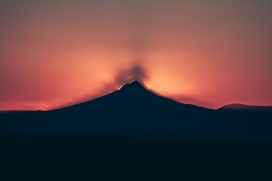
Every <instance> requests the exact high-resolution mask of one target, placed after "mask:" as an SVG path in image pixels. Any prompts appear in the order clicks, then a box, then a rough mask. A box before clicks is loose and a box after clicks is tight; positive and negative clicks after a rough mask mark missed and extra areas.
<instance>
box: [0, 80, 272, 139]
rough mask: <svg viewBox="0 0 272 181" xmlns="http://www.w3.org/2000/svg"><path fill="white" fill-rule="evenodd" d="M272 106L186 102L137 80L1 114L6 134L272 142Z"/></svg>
mask: <svg viewBox="0 0 272 181" xmlns="http://www.w3.org/2000/svg"><path fill="white" fill-rule="evenodd" d="M271 128H272V111H271V110H270V109H265V110H263V109H250V111H248V110H247V111H244V110H233V109H223V108H222V109H219V110H210V109H205V108H203V107H197V106H194V105H187V104H181V103H178V102H176V101H173V100H171V99H168V98H164V97H161V96H158V95H156V94H154V93H152V92H150V91H147V90H146V89H145V88H144V87H143V86H142V85H141V84H140V83H139V82H133V83H131V84H127V85H125V86H123V87H122V89H120V90H119V91H116V92H113V93H111V94H109V95H106V96H103V97H100V98H97V99H94V100H92V101H88V102H85V103H81V104H77V105H73V106H69V107H66V108H62V109H58V110H53V111H48V112H42V111H36V112H13V113H4V114H0V133H6V134H90V135H120V136H137V137H167V138H199V139H228V140H269V141H272V132H271Z"/></svg>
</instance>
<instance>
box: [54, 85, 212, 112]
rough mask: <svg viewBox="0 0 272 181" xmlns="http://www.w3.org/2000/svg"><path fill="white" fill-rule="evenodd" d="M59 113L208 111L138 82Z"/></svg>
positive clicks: (63, 109)
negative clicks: (155, 91) (167, 96)
mask: <svg viewBox="0 0 272 181" xmlns="http://www.w3.org/2000/svg"><path fill="white" fill-rule="evenodd" d="M59 110H61V111H94V110H100V111H101V110H114V111H133V110H135V111H142V110H146V111H148V110H149V111H155V110H158V111H166V110H167V111H180V112H203V111H207V110H208V109H206V108H203V107H198V106H195V105H190V104H182V103H179V102H177V101H174V100H172V99H169V98H165V97H162V96H160V95H157V94H156V93H154V92H152V91H151V90H148V89H147V88H145V87H144V86H143V85H142V83H140V82H139V81H137V80H136V81H134V82H131V83H128V84H125V85H124V86H122V87H121V89H120V90H117V91H115V92H112V93H110V94H108V95H105V96H102V97H99V98H96V99H93V100H90V101H87V102H84V103H80V104H76V105H72V106H68V107H65V108H61V109H59Z"/></svg>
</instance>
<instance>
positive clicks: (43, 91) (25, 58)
mask: <svg viewBox="0 0 272 181" xmlns="http://www.w3.org/2000/svg"><path fill="white" fill-rule="evenodd" d="M271 19H272V2H271V1H269V0H260V1H254V0H247V1H236V0H229V1H217V0H208V1H202V0H191V1H178V0H172V1H166V0H146V1H126V0H112V1H98V0H90V1H86V0H79V1H72V0H67V1H64V0H60V1H46V0H40V1H33V0H21V1H17V0H2V1H1V2H0V26H1V29H0V39H1V42H0V110H49V109H54V108H56V107H64V106H68V105H71V104H74V103H79V102H82V101H86V100H90V99H93V98H96V97H99V96H101V95H105V94H108V93H110V92H112V91H115V90H117V89H119V88H120V86H122V85H123V84H124V83H127V82H131V81H132V80H134V79H139V80H141V82H142V83H143V84H144V85H145V87H147V88H148V89H150V90H152V91H153V92H156V93H157V94H160V95H163V96H165V97H170V98H173V99H174V100H177V101H179V102H182V103H190V104H195V105H198V106H204V107H208V108H219V107H221V106H224V105H226V104H230V103H242V104H249V105H266V106H268V105H272V94H271V92H272V83H271V77H272V71H271V70H272V61H271V60H272V54H271V52H272V51H271V47H272V36H271V32H272V23H271Z"/></svg>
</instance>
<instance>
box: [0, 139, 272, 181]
mask: <svg viewBox="0 0 272 181" xmlns="http://www.w3.org/2000/svg"><path fill="white" fill-rule="evenodd" d="M0 180H1V181H87V180H88V181H96V180H97V181H100V180H101V181H102V180H117V181H122V180H124V181H134V180H135V181H136V180H137V181H145V180H146V181H152V180H156V181H159V180H163V181H168V180H169V181H171V180H178V181H180V180H183V181H184V180H185V181H187V180H188V181H189V180H190V181H193V180H197V181H199V180H209V181H271V180H272V143H271V142H254V141H222V140H221V141H216V140H193V139H191V140H189V139H188V140H187V139H163V138H129V137H114V136H112V137H107V136H84V135H0Z"/></svg>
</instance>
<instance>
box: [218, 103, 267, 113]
mask: <svg viewBox="0 0 272 181" xmlns="http://www.w3.org/2000/svg"><path fill="white" fill-rule="evenodd" d="M220 109H221V110H244V111H270V110H271V111H272V106H253V105H245V104H239V103H236V104H228V105H225V106H223V107H221V108H220Z"/></svg>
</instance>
